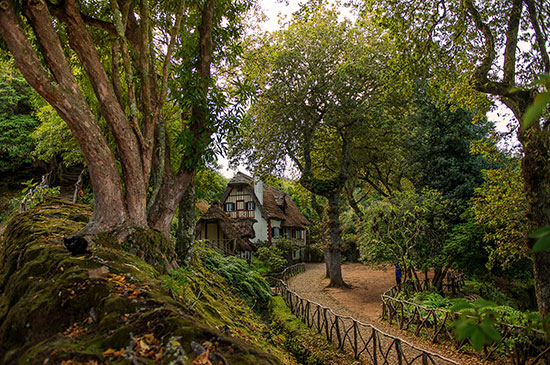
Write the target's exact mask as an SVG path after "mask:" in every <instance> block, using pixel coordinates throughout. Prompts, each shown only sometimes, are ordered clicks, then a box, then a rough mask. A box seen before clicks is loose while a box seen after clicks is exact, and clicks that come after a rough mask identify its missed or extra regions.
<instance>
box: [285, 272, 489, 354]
mask: <svg viewBox="0 0 550 365" xmlns="http://www.w3.org/2000/svg"><path fill="white" fill-rule="evenodd" d="M342 274H343V277H344V281H346V282H347V283H348V284H351V285H352V288H351V289H335V288H327V285H328V279H325V265H324V264H307V266H306V271H305V272H304V273H302V274H299V275H297V276H295V277H293V278H292V279H290V280H289V287H290V288H291V289H292V290H293V291H295V292H296V293H298V294H299V295H300V296H302V297H304V298H307V299H309V300H310V301H313V302H317V303H319V304H321V305H323V306H325V307H329V308H331V309H332V311H333V312H335V313H336V314H339V315H342V316H350V317H353V318H355V319H357V320H359V321H361V322H363V323H366V324H371V325H373V326H376V327H377V328H378V329H379V330H381V331H384V332H386V333H388V334H390V335H393V336H396V337H400V338H402V339H403V340H405V341H407V342H409V343H410V344H412V345H414V346H416V347H419V348H423V349H426V350H428V351H430V352H433V353H437V354H439V355H441V356H444V357H446V358H448V359H452V360H454V361H456V362H458V363H460V364H491V363H490V362H484V361H482V360H480V359H478V358H473V357H470V356H467V355H464V354H459V353H456V352H455V351H453V350H451V349H449V348H446V347H444V346H441V345H438V344H433V343H431V342H430V341H427V340H424V339H422V338H418V337H414V336H412V335H410V334H409V333H408V332H406V331H402V330H399V329H398V328H394V327H391V326H389V325H387V324H386V322H381V321H380V320H379V317H380V315H381V314H382V304H381V299H380V296H381V294H382V293H383V292H385V291H386V290H388V289H389V288H391V287H392V286H393V285H394V274H393V270H392V269H391V267H380V268H377V269H372V268H369V267H366V266H364V265H361V264H344V265H342ZM404 350H405V348H404Z"/></svg>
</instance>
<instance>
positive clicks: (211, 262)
mask: <svg viewBox="0 0 550 365" xmlns="http://www.w3.org/2000/svg"><path fill="white" fill-rule="evenodd" d="M198 254H199V256H200V257H201V258H202V259H203V260H204V265H205V266H206V267H207V268H208V269H209V270H212V271H214V272H215V273H217V274H219V275H221V276H223V277H224V278H226V279H227V281H228V282H229V284H230V285H231V287H232V288H233V290H234V291H235V293H236V294H237V295H238V296H239V297H241V298H242V299H244V300H245V301H246V302H247V303H248V304H249V305H250V306H251V307H253V308H255V309H257V310H259V311H261V310H263V309H266V308H267V305H268V304H269V301H270V300H271V294H270V292H271V289H270V287H269V285H268V284H267V282H266V281H265V279H264V278H263V277H262V276H261V275H260V273H258V272H257V271H256V270H254V268H253V267H251V266H250V265H248V264H247V263H246V261H245V260H243V259H240V258H237V257H234V256H223V255H222V254H220V253H219V252H216V251H214V250H210V249H208V248H204V249H202V251H201V252H198Z"/></svg>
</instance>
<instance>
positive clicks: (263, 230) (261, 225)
mask: <svg viewBox="0 0 550 365" xmlns="http://www.w3.org/2000/svg"><path fill="white" fill-rule="evenodd" d="M254 218H256V220H257V222H256V223H254V225H253V226H252V227H253V228H254V232H255V233H256V237H254V238H253V239H252V240H251V241H252V242H258V241H267V221H266V220H265V219H264V218H263V217H262V212H260V208H258V207H257V206H256V209H255V210H254Z"/></svg>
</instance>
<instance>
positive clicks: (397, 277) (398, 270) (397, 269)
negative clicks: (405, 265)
mask: <svg viewBox="0 0 550 365" xmlns="http://www.w3.org/2000/svg"><path fill="white" fill-rule="evenodd" d="M402 276H403V273H402V272H401V266H399V264H395V282H396V283H397V285H399V284H401V277H402Z"/></svg>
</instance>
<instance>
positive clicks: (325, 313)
mask: <svg viewBox="0 0 550 365" xmlns="http://www.w3.org/2000/svg"><path fill="white" fill-rule="evenodd" d="M323 317H324V319H325V333H326V334H327V338H328V340H329V342H332V331H330V332H329V329H328V319H327V308H323Z"/></svg>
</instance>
